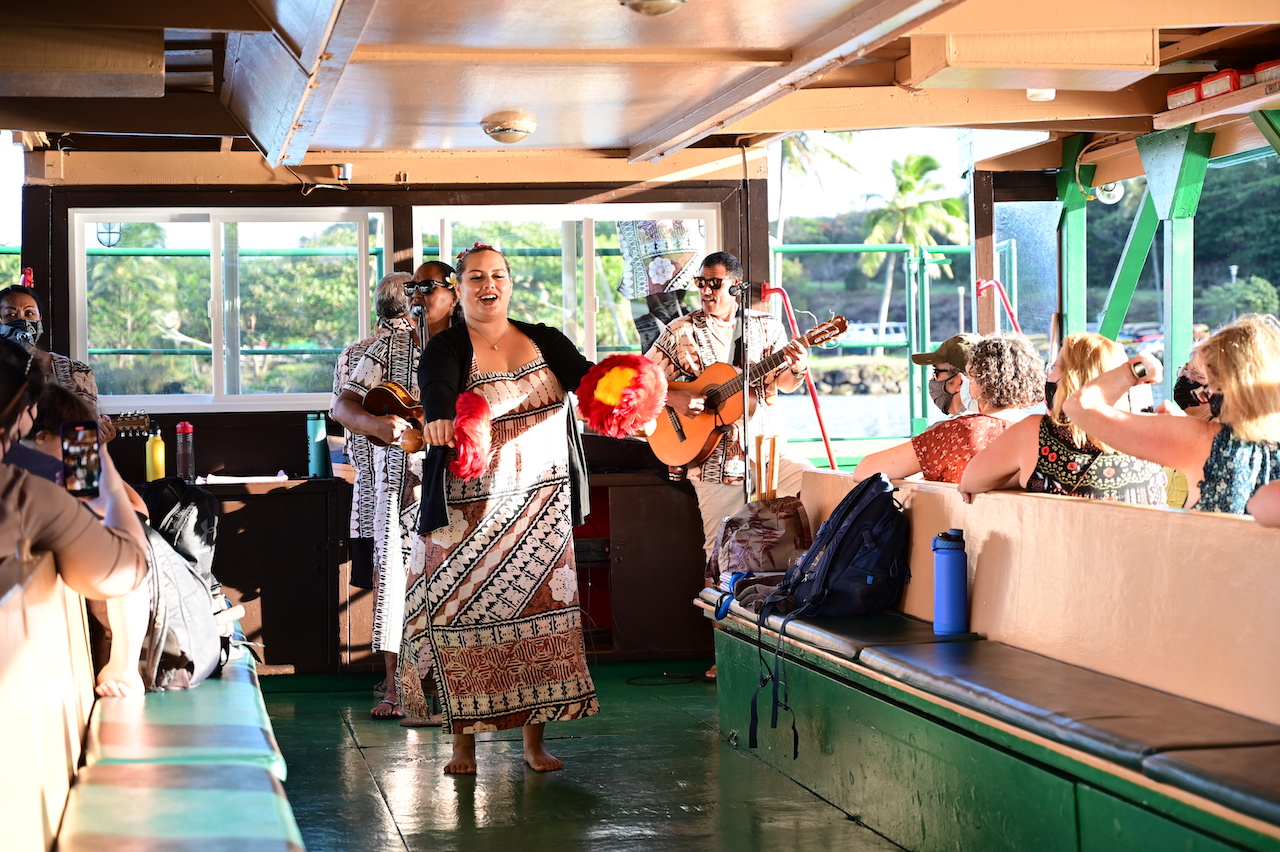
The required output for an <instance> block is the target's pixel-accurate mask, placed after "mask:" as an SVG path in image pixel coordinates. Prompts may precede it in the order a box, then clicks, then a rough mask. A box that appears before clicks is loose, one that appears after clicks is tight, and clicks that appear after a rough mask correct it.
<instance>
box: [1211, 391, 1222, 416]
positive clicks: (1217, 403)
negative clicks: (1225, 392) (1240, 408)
mask: <svg viewBox="0 0 1280 852" xmlns="http://www.w3.org/2000/svg"><path fill="white" fill-rule="evenodd" d="M1209 413H1210V414H1212V415H1213V418H1214V419H1215V420H1216V419H1218V415H1220V414H1221V413H1222V394H1220V393H1215V394H1214V395H1213V396H1211V397H1209Z"/></svg>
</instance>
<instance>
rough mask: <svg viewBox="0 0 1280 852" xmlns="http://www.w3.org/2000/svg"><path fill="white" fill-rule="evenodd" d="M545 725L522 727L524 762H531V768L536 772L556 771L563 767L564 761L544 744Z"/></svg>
mask: <svg viewBox="0 0 1280 852" xmlns="http://www.w3.org/2000/svg"><path fill="white" fill-rule="evenodd" d="M544 727H545V726H543V725H525V726H524V728H523V729H522V732H523V734H524V762H525V763H527V764H529V768H530V769H532V770H533V771H535V772H555V771H556V770H557V769H563V768H564V763H562V762H561V761H560V759H559V758H558V757H555V756H554V755H553V754H551V752H549V751H547V747H546V746H545V745H543V743H542V734H543V731H544Z"/></svg>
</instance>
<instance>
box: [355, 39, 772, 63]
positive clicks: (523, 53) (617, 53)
mask: <svg viewBox="0 0 1280 852" xmlns="http://www.w3.org/2000/svg"><path fill="white" fill-rule="evenodd" d="M351 62H352V63H358V62H359V63H363V62H413V63H422V62H450V63H455V64H457V63H467V62H486V63H493V62H497V63H507V64H511V65H529V64H538V65H544V64H555V65H609V66H616V65H760V66H773V65H786V64H787V63H789V62H791V51H789V50H754V49H750V48H732V47H730V48H721V49H717V50H714V51H705V50H701V51H692V50H689V48H687V47H684V46H681V47H679V48H653V49H629V50H607V49H600V48H532V47H526V48H521V49H519V50H512V49H511V48H508V47H465V46H462V45H444V44H441V45H431V44H362V45H360V46H359V47H357V48H356V49H355V51H354V52H353V53H352V54H351Z"/></svg>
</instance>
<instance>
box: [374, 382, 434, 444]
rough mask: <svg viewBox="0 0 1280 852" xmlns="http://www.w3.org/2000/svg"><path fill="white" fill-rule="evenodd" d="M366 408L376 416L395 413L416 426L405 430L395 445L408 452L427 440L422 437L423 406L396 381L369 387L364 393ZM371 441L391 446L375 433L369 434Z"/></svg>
mask: <svg viewBox="0 0 1280 852" xmlns="http://www.w3.org/2000/svg"><path fill="white" fill-rule="evenodd" d="M364 410H365V411H367V412H369V413H370V414H372V415H373V416H374V417H384V416H386V415H388V414H394V415H395V416H396V417H399V418H401V419H402V420H408V421H409V422H410V423H412V424H414V426H415V427H416V428H413V429H409V430H407V431H405V433H404V434H403V435H401V436H400V440H399V441H398V442H397V443H396V444H395V446H397V447H399V448H400V449H402V450H404V451H405V452H406V453H416V452H417V451H418V450H420V449H422V447H423V445H424V444H425V442H424V441H423V439H422V406H421V405H420V404H419V403H418V401H417V400H416V399H414V398H413V396H412V395H411V394H410V393H409V392H408V391H407V390H405V389H404V387H403V386H402V385H400V384H397V383H396V382H383V383H382V384H380V385H375V386H374V387H371V388H369V392H368V393H366V394H365V395H364ZM367 437H368V438H369V443H371V444H376V445H377V446H379V447H386V446H389V445H388V444H387V442H386V441H384V440H382V439H381V438H378V437H375V436H373V435H369V436H367Z"/></svg>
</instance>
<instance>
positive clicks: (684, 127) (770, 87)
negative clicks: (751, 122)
mask: <svg viewBox="0 0 1280 852" xmlns="http://www.w3.org/2000/svg"><path fill="white" fill-rule="evenodd" d="M957 2H958V0H864V2H862V3H859V4H858V5H857V6H855V7H854V8H853V9H852V10H851V11H850V12H848V13H846V14H845V16H844V17H843V18H842V19H839V20H837V21H835V22H833V25H832V26H830V27H829V28H828V29H827V30H826V31H825V32H823V33H821V34H819V35H817V36H816V37H815V38H814V39H813V40H812V41H810V42H808V43H807V44H803V45H800V46H798V47H796V48H795V49H794V51H793V55H792V61H791V63H790V64H788V65H785V66H782V67H779V68H768V69H762V70H760V71H758V72H756V73H755V74H752V75H750V76H749V77H748V78H747V79H746V80H744V81H743V82H742V83H741V84H739V85H737V86H735V87H733V88H732V89H728V90H726V91H724V92H721V93H720V94H719V95H718V96H716V97H714V98H713V99H711V100H710V101H707V102H705V103H702V104H693V105H690V107H689V108H688V109H684V110H681V114H680V115H678V116H672V117H671V120H670V121H669V122H668V123H667V124H665V125H663V126H660V127H653V128H651V129H650V130H649V132H648V133H646V134H645V135H644V136H643V137H642V138H641V139H640V140H639V141H638V142H637V143H636V144H635V145H633V146H632V148H631V153H630V158H631V159H632V160H657V159H661V158H662V157H666V156H669V155H670V154H671V153H672V152H674V151H678V150H680V149H681V148H684V147H686V146H688V145H691V144H693V143H694V142H697V141H698V140H699V139H702V138H704V137H706V136H709V135H711V134H712V133H716V132H719V131H720V130H721V129H722V128H724V127H726V126H727V125H729V124H732V123H734V122H736V121H738V120H739V119H741V118H743V117H744V116H747V115H749V114H750V113H752V112H754V111H755V110H758V109H760V108H761V107H763V106H765V105H767V104H769V103H771V102H773V101H775V100H777V99H778V98H781V97H783V96H784V95H787V94H790V93H791V92H793V91H795V90H796V89H799V88H802V87H804V86H805V85H807V84H809V83H810V82H812V81H814V80H816V79H817V78H820V77H821V76H822V75H823V74H825V73H827V72H828V71H833V70H835V69H837V68H840V67H842V66H844V65H847V64H849V63H850V62H852V61H853V60H855V59H858V58H860V57H862V56H864V55H865V54H866V53H868V52H870V51H872V50H876V49H877V48H879V47H882V46H883V45H885V44H887V43H888V42H890V41H892V40H893V39H895V38H898V37H899V36H901V35H902V34H904V33H906V32H908V31H909V30H911V29H912V28H914V27H918V26H919V25H920V24H921V23H923V22H924V21H927V20H928V19H929V18H931V17H933V16H934V15H937V14H938V13H939V12H941V11H942V10H944V9H946V8H948V7H950V6H952V5H955V4H956V3H957ZM792 129H793V130H794V129H795V128H792Z"/></svg>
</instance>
